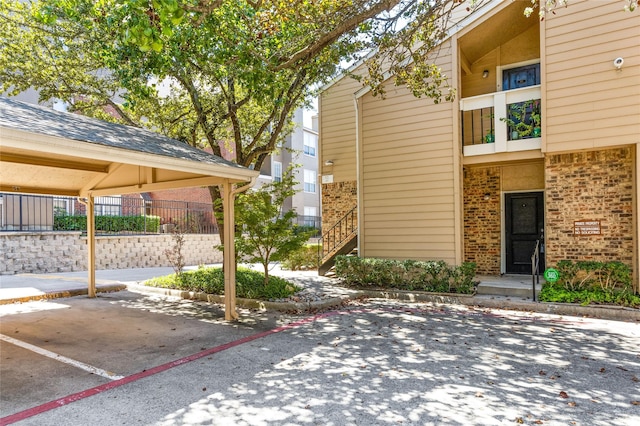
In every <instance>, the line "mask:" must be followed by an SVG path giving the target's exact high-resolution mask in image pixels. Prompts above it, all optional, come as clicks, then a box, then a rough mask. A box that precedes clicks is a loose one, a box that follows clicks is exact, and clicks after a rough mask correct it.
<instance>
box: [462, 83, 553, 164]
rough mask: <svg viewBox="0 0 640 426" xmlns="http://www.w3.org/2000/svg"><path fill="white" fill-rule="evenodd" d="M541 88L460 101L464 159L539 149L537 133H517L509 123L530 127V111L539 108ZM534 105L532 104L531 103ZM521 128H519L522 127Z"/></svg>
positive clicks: (526, 88)
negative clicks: (521, 123) (522, 123)
mask: <svg viewBox="0 0 640 426" xmlns="http://www.w3.org/2000/svg"><path fill="white" fill-rule="evenodd" d="M540 93H541V92H540V86H539V85H538V86H530V87H524V88H521V89H514V90H508V91H504V92H495V93H489V94H487V95H479V96H473V97H470V98H464V99H461V100H460V111H461V125H462V144H463V150H464V155H465V156H473V155H485V154H493V153H499V152H514V151H528V150H533V149H540V148H541V137H540V134H539V133H538V132H537V131H536V132H533V131H531V132H529V131H524V132H523V131H522V129H520V132H518V131H517V129H516V128H515V127H517V126H516V125H512V126H510V125H509V124H508V121H509V119H511V122H512V123H513V122H515V123H518V122H524V123H526V124H528V125H529V126H532V125H533V123H532V116H531V114H532V108H533V107H536V108H538V107H539V105H540V97H541V95H540ZM530 101H533V102H530ZM521 127H522V126H521Z"/></svg>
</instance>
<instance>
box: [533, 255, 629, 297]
mask: <svg viewBox="0 0 640 426" xmlns="http://www.w3.org/2000/svg"><path fill="white" fill-rule="evenodd" d="M557 269H558V273H559V275H560V277H559V279H558V281H557V282H555V283H545V284H544V285H543V286H542V291H541V292H540V300H541V301H543V302H560V303H580V304H583V305H588V304H590V303H607V304H616V305H622V306H636V307H637V306H640V296H638V295H635V294H634V293H633V287H632V283H631V269H630V268H629V266H627V265H625V264H624V263H622V262H595V261H577V262H573V261H571V260H561V261H560V262H558V265H557Z"/></svg>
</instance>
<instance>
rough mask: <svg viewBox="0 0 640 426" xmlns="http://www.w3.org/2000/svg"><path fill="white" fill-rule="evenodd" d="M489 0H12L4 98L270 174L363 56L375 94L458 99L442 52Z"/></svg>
mask: <svg viewBox="0 0 640 426" xmlns="http://www.w3.org/2000/svg"><path fill="white" fill-rule="evenodd" d="M485 1H487V0H470V1H468V2H464V1H461V0H429V1H426V0H349V1H345V0H253V1H252V0H182V1H178V0H98V1H96V0H33V1H25V0H0V82H1V84H2V86H1V89H0V90H2V91H9V92H10V93H18V92H20V91H23V90H26V89H27V88H36V89H38V90H40V97H41V99H42V100H49V99H54V98H57V99H61V100H63V101H66V102H68V103H69V104H70V105H71V110H74V111H78V112H82V113H83V114H86V115H92V116H97V117H100V118H103V119H107V120H112V121H120V122H123V123H125V124H128V125H133V126H144V127H148V128H152V129H154V130H157V131H160V132H162V133H163V134H165V135H167V136H169V137H173V138H176V139H179V140H183V141H185V142H186V143H189V144H190V145H192V146H196V147H200V148H203V149H207V150H209V151H211V152H212V153H214V154H216V155H220V156H226V157H229V156H231V157H232V158H233V160H234V161H235V162H237V163H238V164H240V165H243V166H246V167H253V168H254V169H259V168H260V167H261V166H262V163H263V162H264V161H265V159H266V158H267V157H268V155H269V154H270V153H271V152H273V151H274V150H275V149H276V147H277V146H278V144H279V142H280V141H282V139H283V138H284V137H285V136H286V135H287V134H288V132H289V131H290V130H291V126H290V124H289V123H290V117H291V115H292V113H293V112H294V111H295V109H296V108H298V107H299V106H301V105H304V103H305V101H306V100H307V99H308V97H309V95H310V92H311V91H312V88H313V87H319V85H322V84H323V83H326V82H328V81H329V80H330V79H331V78H334V77H335V76H336V75H337V74H338V73H339V72H341V71H344V72H347V71H346V70H345V69H344V68H345V67H346V66H348V65H349V64H353V63H356V62H357V61H362V62H361V63H362V64H363V67H361V69H362V72H357V73H351V75H352V76H353V77H354V78H356V79H358V80H360V81H361V82H362V83H363V84H365V85H369V86H370V87H371V88H372V90H373V93H374V94H379V95H384V87H385V86H384V84H385V82H386V81H388V78H389V76H393V79H392V81H393V83H394V84H401V85H405V86H407V87H408V88H409V89H410V90H411V92H412V93H413V94H414V95H416V96H426V97H429V98H431V99H433V100H434V101H435V102H439V101H441V100H442V99H445V100H452V99H453V98H454V96H455V91H454V90H453V89H452V88H451V87H450V86H449V83H448V81H447V76H446V75H444V74H442V73H441V72H440V69H439V68H438V67H437V66H435V65H434V63H433V61H434V57H433V55H432V54H430V53H431V52H433V51H434V47H435V46H437V45H438V43H440V41H441V40H442V39H443V37H446V36H447V31H446V30H447V28H448V27H449V17H450V16H451V14H452V12H453V11H454V10H456V9H457V8H466V10H467V11H469V12H471V11H472V10H473V8H475V7H478V6H479V5H481V4H482V3H484V2H485ZM623 1H624V3H625V4H628V7H629V8H634V7H635V5H637V1H636V0H623ZM533 3H534V4H533V6H534V7H535V6H536V5H537V2H536V1H534V2H533ZM564 3H565V1H564V0H546V1H545V2H544V4H543V11H552V10H553V9H554V8H555V7H558V6H561V5H563V4H564ZM524 6H525V5H524V4H523V8H524ZM210 192H211V195H212V198H213V199H214V200H215V199H219V197H220V193H219V188H218V187H211V188H210ZM218 213H219V212H218Z"/></svg>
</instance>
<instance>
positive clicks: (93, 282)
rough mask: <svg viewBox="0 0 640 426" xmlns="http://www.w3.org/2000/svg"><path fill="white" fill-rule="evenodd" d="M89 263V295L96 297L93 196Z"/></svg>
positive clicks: (89, 204)
mask: <svg viewBox="0 0 640 426" xmlns="http://www.w3.org/2000/svg"><path fill="white" fill-rule="evenodd" d="M86 206H87V263H88V265H87V266H88V267H87V269H88V271H89V277H88V283H89V288H88V294H89V297H96V217H95V214H94V213H95V209H94V199H93V196H91V195H89V197H87V204H86Z"/></svg>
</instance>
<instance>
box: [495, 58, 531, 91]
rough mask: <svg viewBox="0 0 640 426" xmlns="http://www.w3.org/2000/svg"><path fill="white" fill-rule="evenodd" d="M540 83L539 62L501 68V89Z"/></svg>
mask: <svg viewBox="0 0 640 426" xmlns="http://www.w3.org/2000/svg"><path fill="white" fill-rule="evenodd" d="M538 84H540V63H537V64H530V65H524V66H521V67H515V68H510V69H506V70H502V90H513V89H519V88H521V87H529V86H537V85H538Z"/></svg>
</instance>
